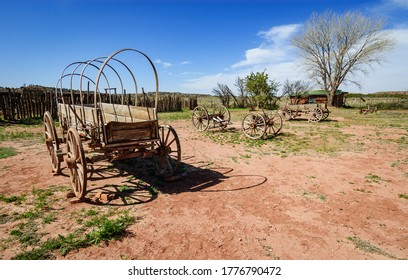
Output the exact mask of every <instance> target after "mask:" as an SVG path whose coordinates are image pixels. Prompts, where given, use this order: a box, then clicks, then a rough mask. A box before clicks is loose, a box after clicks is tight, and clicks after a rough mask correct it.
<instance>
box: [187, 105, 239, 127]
mask: <svg viewBox="0 0 408 280" xmlns="http://www.w3.org/2000/svg"><path fill="white" fill-rule="evenodd" d="M191 121H192V123H193V126H194V127H195V128H196V129H197V130H198V131H205V130H207V129H208V128H209V127H210V122H211V121H212V127H211V128H216V127H220V128H222V129H225V128H226V127H227V126H228V125H230V124H231V114H230V112H229V110H228V109H227V108H226V107H224V106H216V107H215V108H214V110H213V113H212V114H209V113H208V110H207V109H206V108H205V107H203V106H197V107H195V108H194V110H193V113H192V115H191Z"/></svg>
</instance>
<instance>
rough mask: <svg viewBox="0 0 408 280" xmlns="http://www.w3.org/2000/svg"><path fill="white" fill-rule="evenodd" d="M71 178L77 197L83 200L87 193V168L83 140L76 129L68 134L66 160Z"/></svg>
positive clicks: (70, 130) (71, 129)
mask: <svg viewBox="0 0 408 280" xmlns="http://www.w3.org/2000/svg"><path fill="white" fill-rule="evenodd" d="M65 161H66V163H67V167H68V169H69V175H70V177H71V185H72V188H73V190H74V193H75V196H76V197H77V198H79V199H82V198H83V197H84V196H85V192H86V183H87V167H86V158H85V152H84V148H83V146H82V142H81V138H80V137H79V134H78V131H77V130H76V129H75V128H69V129H68V133H67V159H66V160H65Z"/></svg>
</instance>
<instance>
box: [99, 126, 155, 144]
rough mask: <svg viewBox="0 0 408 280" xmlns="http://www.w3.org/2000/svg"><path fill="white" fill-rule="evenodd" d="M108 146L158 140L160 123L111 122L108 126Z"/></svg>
mask: <svg viewBox="0 0 408 280" xmlns="http://www.w3.org/2000/svg"><path fill="white" fill-rule="evenodd" d="M106 134H107V139H106V140H107V141H106V142H107V144H112V143H118V142H132V141H140V140H149V139H154V138H158V122H157V120H153V121H142V122H109V123H108V124H107V125H106Z"/></svg>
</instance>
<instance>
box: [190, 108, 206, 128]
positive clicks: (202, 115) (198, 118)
mask: <svg viewBox="0 0 408 280" xmlns="http://www.w3.org/2000/svg"><path fill="white" fill-rule="evenodd" d="M191 121H192V123H193V125H194V127H195V128H196V129H197V130H198V131H204V130H206V129H207V128H208V126H209V124H210V120H209V117H208V112H207V110H206V109H205V108H204V107H201V106H197V107H195V108H194V110H193V113H192V116H191Z"/></svg>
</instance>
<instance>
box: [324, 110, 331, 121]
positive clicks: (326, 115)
mask: <svg viewBox="0 0 408 280" xmlns="http://www.w3.org/2000/svg"><path fill="white" fill-rule="evenodd" d="M322 110H323V118H322V120H325V119H327V117H328V116H329V114H330V111H329V109H327V108H323V109H322Z"/></svg>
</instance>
